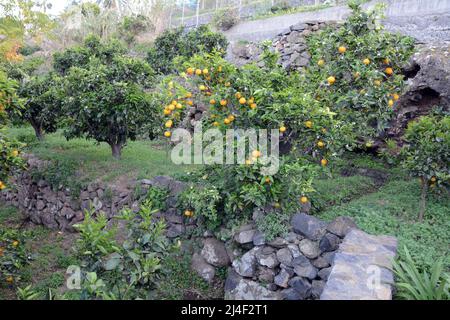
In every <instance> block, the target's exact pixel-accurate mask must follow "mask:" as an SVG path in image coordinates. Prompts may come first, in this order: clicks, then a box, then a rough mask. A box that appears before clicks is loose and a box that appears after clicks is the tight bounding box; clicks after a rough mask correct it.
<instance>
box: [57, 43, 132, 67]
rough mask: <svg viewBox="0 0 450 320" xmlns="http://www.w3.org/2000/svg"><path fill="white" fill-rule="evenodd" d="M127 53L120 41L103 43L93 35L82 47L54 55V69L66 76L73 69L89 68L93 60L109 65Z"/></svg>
mask: <svg viewBox="0 0 450 320" xmlns="http://www.w3.org/2000/svg"><path fill="white" fill-rule="evenodd" d="M125 53H126V49H125V48H124V46H123V45H122V44H121V43H120V42H119V41H118V40H114V39H111V40H109V41H106V42H101V41H100V39H99V38H98V37H96V36H92V35H91V36H88V37H86V39H85V40H84V43H83V45H82V46H75V47H73V48H69V49H67V50H65V51H62V52H56V53H55V54H54V55H53V68H54V69H55V71H56V72H58V73H59V74H60V75H65V74H67V73H68V71H69V70H70V68H72V67H80V68H86V67H88V65H89V64H90V63H91V61H92V60H96V61H99V62H100V63H102V64H105V65H108V64H110V63H112V62H113V60H114V59H115V58H116V57H118V56H123V55H125Z"/></svg>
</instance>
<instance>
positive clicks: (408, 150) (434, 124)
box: [402, 115, 450, 221]
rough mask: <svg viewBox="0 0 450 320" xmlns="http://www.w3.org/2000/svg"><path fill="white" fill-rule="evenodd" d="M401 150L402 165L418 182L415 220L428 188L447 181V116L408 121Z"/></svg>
mask: <svg viewBox="0 0 450 320" xmlns="http://www.w3.org/2000/svg"><path fill="white" fill-rule="evenodd" d="M404 139H405V140H406V142H407V144H406V145H405V147H404V148H403V150H402V157H403V166H404V167H405V168H406V169H407V170H408V171H409V172H410V173H411V175H413V176H415V177H419V178H420V180H421V184H422V194H421V199H420V211H419V220H420V221H422V220H423V216H424V214H425V208H426V196H427V192H428V189H429V188H430V187H431V188H434V187H435V186H436V185H438V186H439V185H448V182H449V179H450V169H449V166H448V159H450V116H447V115H444V116H439V115H430V116H426V117H421V118H420V119H419V120H417V121H412V122H410V123H409V125H408V128H407V129H406V132H405V136H404Z"/></svg>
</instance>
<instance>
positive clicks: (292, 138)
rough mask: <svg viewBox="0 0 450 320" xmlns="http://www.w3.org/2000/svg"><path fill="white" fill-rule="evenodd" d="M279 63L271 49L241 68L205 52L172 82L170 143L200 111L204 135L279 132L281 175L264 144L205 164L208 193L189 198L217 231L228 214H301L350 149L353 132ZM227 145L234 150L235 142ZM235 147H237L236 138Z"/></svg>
mask: <svg viewBox="0 0 450 320" xmlns="http://www.w3.org/2000/svg"><path fill="white" fill-rule="evenodd" d="M277 59H278V57H277V55H276V54H274V53H272V52H270V51H269V50H268V48H267V47H266V49H265V50H264V54H263V61H262V62H263V66H261V64H260V65H257V64H250V65H247V66H244V67H242V68H239V69H238V68H237V67H235V66H234V65H232V64H230V63H228V62H226V61H225V60H224V59H223V58H222V57H221V56H220V54H217V53H213V54H204V55H198V56H194V57H193V58H192V59H190V60H189V61H187V62H184V63H183V72H182V73H181V74H180V77H179V78H177V79H178V80H179V81H174V80H173V79H168V80H166V85H167V86H166V93H167V96H168V99H167V100H166V104H165V105H164V106H163V107H162V110H161V112H162V114H163V116H164V117H165V118H164V123H163V125H164V127H165V132H164V136H165V137H166V138H170V137H171V136H172V129H173V128H176V127H179V126H182V125H183V123H184V124H185V123H186V121H184V120H185V117H186V114H187V113H189V109H190V108H192V107H197V108H198V109H201V110H204V112H203V116H202V119H201V122H202V128H203V130H207V129H211V128H216V129H218V130H220V131H221V132H222V133H225V131H226V130H227V129H232V128H233V129H243V130H247V129H276V132H277V135H279V138H280V145H281V148H280V149H281V156H280V158H279V160H280V166H279V170H278V171H277V172H275V173H273V174H263V173H262V172H263V171H262V170H261V168H262V167H263V166H264V164H262V163H261V162H260V159H261V158H263V157H265V156H269V155H268V154H264V153H263V152H262V151H261V150H260V147H261V146H257V147H256V148H254V149H252V150H249V152H248V153H249V155H248V157H247V158H246V159H245V163H242V164H217V165H207V166H205V167H204V169H203V170H202V171H201V173H200V177H202V179H200V181H201V184H202V185H203V188H202V189H201V190H200V191H199V190H197V189H195V188H193V189H188V190H187V191H186V192H187V194H185V195H183V196H182V197H181V199H182V203H181V207H182V208H184V209H186V213H185V214H186V215H187V216H189V217H190V216H192V215H194V214H196V213H197V214H198V215H200V216H204V217H207V218H206V220H207V222H208V223H210V224H209V226H211V227H215V226H218V225H219V224H221V223H222V222H223V220H224V218H225V217H229V216H233V215H236V214H240V215H242V214H249V213H251V212H252V210H253V209H254V208H255V207H265V206H271V207H273V208H280V207H283V208H284V209H292V210H295V209H296V207H298V206H299V205H300V204H307V203H308V202H309V201H310V200H309V198H308V194H309V193H311V192H313V191H314V190H313V188H312V180H313V177H314V176H315V175H316V174H318V173H319V172H320V171H321V170H322V169H324V168H327V165H328V164H329V161H330V160H331V159H332V158H333V157H334V156H336V155H337V154H339V152H340V150H342V145H343V143H344V142H345V141H346V140H345V137H344V136H340V135H341V134H342V135H343V133H347V131H346V130H344V129H345V127H344V126H343V125H342V123H340V122H338V121H336V120H335V118H334V114H333V113H332V112H330V110H329V109H328V108H324V107H322V106H321V105H320V103H319V101H317V100H316V99H314V97H313V95H311V94H309V93H308V92H304V91H302V90H301V88H299V87H298V84H299V81H298V80H299V79H298V75H297V74H288V73H286V71H285V70H284V69H283V68H282V67H281V66H279V65H277V64H276V61H277ZM269 133H270V131H269ZM268 141H269V144H270V141H271V139H270V137H269V139H268ZM224 146H225V148H226V147H227V146H228V147H230V142H228V143H227V142H225V143H224ZM232 146H233V150H235V149H236V148H237V143H236V140H234V141H233V143H232ZM202 194H204V197H202ZM211 194H213V195H214V196H212V195H211ZM216 194H218V195H219V196H218V197H217V196H216ZM211 199H214V202H215V203H214V205H213V206H212V205H211ZM293 202H294V203H296V204H297V205H292V203H293ZM221 213H224V214H223V215H222V214H221Z"/></svg>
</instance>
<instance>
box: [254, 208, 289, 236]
mask: <svg viewBox="0 0 450 320" xmlns="http://www.w3.org/2000/svg"><path fill="white" fill-rule="evenodd" d="M289 220H290V219H289V215H284V214H282V213H280V212H271V213H268V214H266V215H262V216H261V217H259V218H258V219H257V220H256V226H257V228H258V230H259V231H261V232H262V233H264V236H265V239H266V240H267V241H272V240H273V239H275V238H276V237H281V236H284V235H286V234H287V233H288V232H289Z"/></svg>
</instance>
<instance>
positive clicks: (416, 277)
mask: <svg viewBox="0 0 450 320" xmlns="http://www.w3.org/2000/svg"><path fill="white" fill-rule="evenodd" d="M404 251H405V257H406V258H405V261H398V262H397V261H394V262H393V267H394V268H393V269H394V273H395V276H396V278H397V279H396V284H395V285H396V287H397V288H398V292H397V295H398V296H399V297H401V298H404V299H406V300H449V299H450V293H449V289H450V275H449V274H447V273H445V272H444V261H443V259H439V260H437V261H435V262H434V263H433V266H432V267H431V271H430V274H428V272H427V271H423V272H420V271H419V270H418V268H417V266H416V264H415V262H414V260H413V259H412V258H411V255H410V254H409V251H408V249H407V248H406V247H404Z"/></svg>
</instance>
